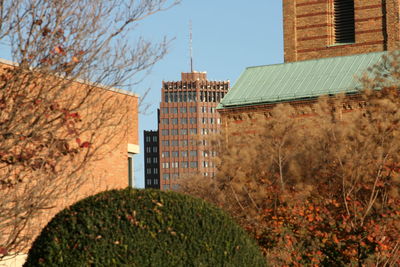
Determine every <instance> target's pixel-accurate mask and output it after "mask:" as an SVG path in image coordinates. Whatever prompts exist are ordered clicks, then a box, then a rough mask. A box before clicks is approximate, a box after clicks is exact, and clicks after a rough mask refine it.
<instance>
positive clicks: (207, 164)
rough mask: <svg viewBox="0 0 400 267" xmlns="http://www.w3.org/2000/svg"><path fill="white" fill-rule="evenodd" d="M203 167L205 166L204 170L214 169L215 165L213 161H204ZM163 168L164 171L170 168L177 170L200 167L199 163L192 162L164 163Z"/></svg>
mask: <svg viewBox="0 0 400 267" xmlns="http://www.w3.org/2000/svg"><path fill="white" fill-rule="evenodd" d="M202 165H203V167H204V168H211V167H214V163H213V162H212V161H203V164H202ZM161 167H162V168H163V169H169V168H172V169H176V168H183V169H186V168H197V167H198V165H197V161H190V162H188V161H181V162H178V161H174V162H163V163H162V164H161Z"/></svg>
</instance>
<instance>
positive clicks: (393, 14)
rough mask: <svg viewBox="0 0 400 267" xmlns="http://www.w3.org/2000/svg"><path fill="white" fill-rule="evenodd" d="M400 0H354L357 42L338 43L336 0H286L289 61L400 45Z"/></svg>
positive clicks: (285, 29) (286, 40)
mask: <svg viewBox="0 0 400 267" xmlns="http://www.w3.org/2000/svg"><path fill="white" fill-rule="evenodd" d="M399 7H400V4H399V0H390V1H389V0H354V13H355V39H356V41H355V43H353V44H341V45H335V44H334V40H333V39H334V37H333V35H334V34H333V0H283V12H284V13H283V18H284V49H285V56H284V57H285V62H294V61H300V60H309V59H317V58H322V57H335V56H345V55H352V54H362V53H369V52H376V51H386V50H394V49H397V48H399V29H400V24H399Z"/></svg>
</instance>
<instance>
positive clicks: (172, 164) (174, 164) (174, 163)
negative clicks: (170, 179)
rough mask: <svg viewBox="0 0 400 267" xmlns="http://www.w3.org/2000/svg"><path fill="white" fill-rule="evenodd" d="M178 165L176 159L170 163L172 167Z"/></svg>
mask: <svg viewBox="0 0 400 267" xmlns="http://www.w3.org/2000/svg"><path fill="white" fill-rule="evenodd" d="M178 166H179V165H178V162H177V161H175V162H172V163H171V167H172V168H178Z"/></svg>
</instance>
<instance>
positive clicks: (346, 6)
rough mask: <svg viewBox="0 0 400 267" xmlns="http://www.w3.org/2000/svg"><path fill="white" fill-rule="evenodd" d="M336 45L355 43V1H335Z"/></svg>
mask: <svg viewBox="0 0 400 267" xmlns="http://www.w3.org/2000/svg"><path fill="white" fill-rule="evenodd" d="M333 3H334V6H333V10H334V20H333V24H334V35H335V44H343V43H354V42H355V21H354V0H334V2H333Z"/></svg>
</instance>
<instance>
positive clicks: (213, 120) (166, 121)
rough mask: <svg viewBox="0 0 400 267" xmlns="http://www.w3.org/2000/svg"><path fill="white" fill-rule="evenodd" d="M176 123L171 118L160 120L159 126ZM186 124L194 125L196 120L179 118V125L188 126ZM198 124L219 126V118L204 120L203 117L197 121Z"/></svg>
mask: <svg viewBox="0 0 400 267" xmlns="http://www.w3.org/2000/svg"><path fill="white" fill-rule="evenodd" d="M178 123H179V120H178V118H172V119H168V118H162V119H161V124H165V125H168V124H172V125H177V124H178ZM188 123H190V124H196V123H197V120H196V118H189V119H188V118H181V119H180V124H188ZM199 123H203V124H207V123H210V124H221V119H220V118H205V117H203V118H201V119H200V120H199Z"/></svg>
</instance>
